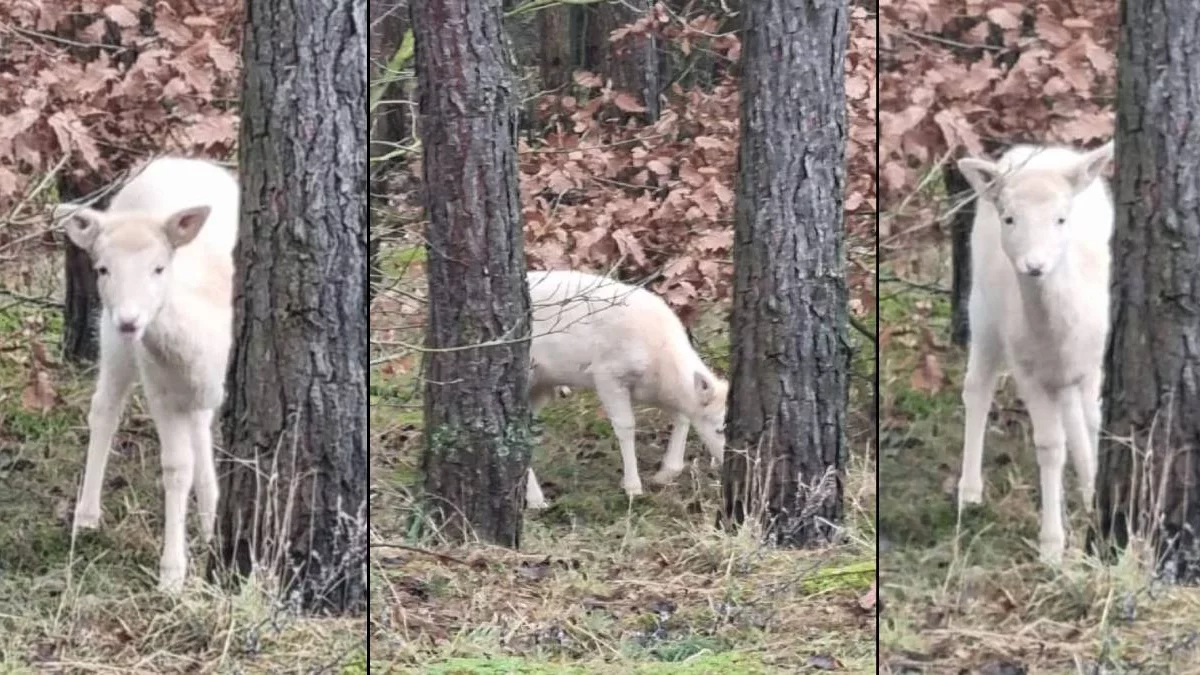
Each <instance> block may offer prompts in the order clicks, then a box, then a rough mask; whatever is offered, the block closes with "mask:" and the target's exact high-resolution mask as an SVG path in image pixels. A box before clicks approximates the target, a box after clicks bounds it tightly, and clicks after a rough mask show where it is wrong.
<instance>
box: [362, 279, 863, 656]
mask: <svg viewBox="0 0 1200 675" xmlns="http://www.w3.org/2000/svg"><path fill="white" fill-rule="evenodd" d="M411 274H413V277H412V278H413V279H414V281H412V282H411V283H412V287H411V288H408V289H406V290H408V291H410V292H413V293H419V292H420V288H419V284H420V282H419V276H420V275H419V270H412V271H411ZM389 307H390V309H392V310H395V308H396V305H395V304H392V305H389ZM377 311H379V309H378V308H377ZM726 316H727V315H726V314H725V313H724V312H722V311H719V310H714V311H710V312H706V313H704V314H702V315H701V318H700V320H699V321H698V322H697V324H696V326H695V327H694V329H693V332H694V333H695V336H696V339H697V340H698V342H699V350H700V352H701V353H702V355H703V356H704V357H705V359H706V361H707V362H708V363H710V364H711V365H713V366H714V367H715V368H716V369H717V370H719V371H722V372H724V371H726V369H727V363H728V356H727V354H728V338H727V336H726V334H725V332H724V326H723V324H724V321H725V320H726V319H725V317H726ZM388 322H390V323H392V324H398V323H400V319H398V318H396V317H395V316H394V314H393V313H391V312H388V313H387V316H386V317H385V318H384V319H383V320H381V321H379V322H378V323H379V324H380V325H382V324H384V323H388ZM407 337H408V339H407V340H403V341H405V342H413V341H414V340H417V339H418V338H419V332H416V331H414V334H410V335H408V336H407ZM396 338H397V336H396V335H392V336H390V338H389V339H393V340H394V339H396ZM381 351H383V352H386V351H387V349H386V348H385V349H381ZM401 361H402V359H397V360H396V361H393V362H392V363H399V362H401ZM387 371H388V372H385V371H384V367H383V366H380V367H376V368H375V369H373V372H372V375H371V382H372V387H373V402H374V403H375V405H374V406H373V408H372V411H371V415H372V421H373V425H372V453H371V456H372V474H371V475H372V495H373V498H372V504H371V509H372V518H371V524H372V530H373V537H372V538H373V541H374V542H375V546H376V547H375V548H374V549H373V555H372V564H371V574H372V612H371V614H372V617H373V618H374V621H373V624H372V628H371V630H372V633H371V645H372V649H371V660H372V661H371V672H373V673H376V672H377V673H463V674H467V673H470V674H474V673H488V674H490V673H530V674H533V673H537V674H542V673H547V674H548V673H580V674H582V673H588V674H592V673H598V674H609V673H611V674H613V675H617V674H621V675H624V674H628V673H645V674H658V673H663V674H667V673H670V674H683V675H692V674H696V675H699V674H706V673H748V674H757V673H763V674H766V673H795V672H808V671H809V670H814V667H813V666H811V665H810V664H811V663H817V664H823V663H826V660H828V661H829V662H831V663H832V662H833V660H836V661H837V662H840V663H841V664H843V666H844V669H845V670H846V671H848V672H863V673H868V672H874V669H875V655H874V651H875V648H874V633H875V622H874V615H873V613H871V612H865V611H863V610H862V609H861V608H859V607H858V605H857V599H858V597H859V596H861V595H862V594H863V592H864V591H866V590H867V588H868V586H869V585H870V583H871V580H872V579H873V578H874V570H875V551H874V539H875V535H874V532H875V531H874V527H875V525H874V500H875V496H874V484H875V481H874V474H873V469H872V468H871V466H870V464H869V462H868V461H867V460H866V459H865V458H864V454H865V453H864V452H863V450H864V449H865V448H863V446H861V445H860V446H859V447H858V448H857V450H858V451H857V452H856V453H855V457H854V460H853V466H852V468H851V471H850V472H849V475H848V476H847V480H848V483H847V488H846V495H847V499H848V507H847V513H848V519H847V523H846V526H847V532H848V534H849V539H850V541H849V542H848V543H846V544H843V545H839V546H832V547H828V548H824V549H817V550H806V551H789V550H780V549H775V548H771V547H766V546H763V545H762V544H761V543H760V542H759V540H758V538H757V537H756V536H755V534H754V532H753V531H751V529H750V528H747V529H746V530H744V531H742V532H739V533H726V532H722V531H720V530H718V529H717V528H716V527H714V523H715V521H716V515H717V511H718V509H719V507H720V500H719V483H720V477H719V475H718V474H717V473H716V472H715V471H714V470H712V469H711V468H710V467H709V465H708V457H707V454H706V453H705V451H704V450H703V449H702V448H701V447H700V444H699V441H698V440H697V439H696V438H695V435H694V434H693V435H692V437H691V438H690V439H689V446H688V454H687V456H688V459H689V461H690V462H691V464H690V466H689V468H688V469H687V470H686V471H685V473H684V475H683V476H681V477H680V479H679V480H677V482H676V484H675V485H672V486H667V487H664V488H657V487H655V486H653V485H652V484H650V482H649V481H648V480H647V478H648V477H649V475H650V474H651V473H653V471H654V470H655V469H656V468H657V463H658V461H659V460H660V458H661V454H662V452H663V451H664V450H665V448H666V444H667V439H668V437H669V420H668V419H667V417H666V416H665V415H663V414H661V413H659V412H657V411H654V410H638V411H637V423H638V427H637V437H636V439H637V445H638V449H639V452H638V455H639V463H640V470H641V472H642V476H643V480H644V482H645V484H646V487H647V489H648V493H647V494H646V495H644V496H642V497H640V498H638V499H636V500H633V501H632V502H631V501H630V500H629V499H628V498H627V497H626V496H625V494H624V492H623V491H622V490H621V488H620V483H621V463H620V460H619V452H618V450H617V448H616V447H615V440H614V438H613V435H612V430H611V427H610V426H609V424H608V421H607V419H606V418H605V416H604V415H603V413H602V411H601V409H600V406H599V403H598V401H597V400H596V398H595V397H594V396H593V395H592V394H591V393H590V392H578V391H577V392H574V393H573V394H572V395H571V396H569V397H567V398H565V399H559V400H556V401H555V402H553V403H551V404H550V405H548V406H547V407H546V408H545V409H544V410H543V411H542V413H541V415H540V416H539V421H538V424H537V427H538V430H537V437H536V439H535V451H534V462H535V466H536V467H537V472H538V476H539V478H540V479H541V482H542V487H543V490H544V491H545V493H546V496H547V498H548V499H549V500H550V501H551V504H552V506H551V508H550V509H548V510H546V511H544V512H540V513H535V514H529V513H527V514H526V520H525V529H524V533H523V538H522V548H521V551H519V552H518V551H511V550H507V549H502V548H499V547H493V546H486V545H482V544H468V545H464V544H458V543H455V542H444V541H441V540H439V539H438V537H437V536H436V534H432V535H431V534H428V533H424V534H423V535H422V536H421V537H417V536H415V533H416V532H417V531H418V528H416V527H414V525H413V524H414V521H419V520H420V516H419V514H418V513H416V510H417V509H418V506H417V504H418V499H417V497H416V494H417V491H418V490H417V488H416V485H417V483H418V481H419V471H418V460H419V455H420V451H421V447H422V443H423V440H422V437H421V428H420V422H421V419H420V415H421V408H420V393H421V392H420V391H419V388H415V387H414V381H415V380H414V378H416V377H417V368H416V365H415V364H413V363H408V364H406V365H405V366H404V367H402V368H401V367H390V368H388V369H387ZM862 404H863V402H862V401H861V400H857V401H856V405H858V406H861V405H862ZM387 544H402V545H404V546H408V547H413V548H394V547H389V546H388V545H387ZM447 556H449V557H447Z"/></svg>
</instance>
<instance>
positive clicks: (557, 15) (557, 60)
mask: <svg viewBox="0 0 1200 675" xmlns="http://www.w3.org/2000/svg"><path fill="white" fill-rule="evenodd" d="M538 30H539V32H540V33H541V36H542V44H541V53H540V62H539V63H538V67H539V68H540V69H541V73H542V87H543V88H544V89H551V90H556V89H561V88H563V87H566V86H567V85H569V84H570V83H571V70H572V65H573V64H572V62H571V7H570V6H569V5H561V6H558V7H550V8H547V9H543V10H539V11H538Z"/></svg>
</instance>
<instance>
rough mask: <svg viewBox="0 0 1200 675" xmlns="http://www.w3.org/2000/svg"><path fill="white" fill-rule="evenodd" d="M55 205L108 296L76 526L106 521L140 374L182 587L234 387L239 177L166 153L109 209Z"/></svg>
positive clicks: (174, 570) (205, 517) (164, 567)
mask: <svg viewBox="0 0 1200 675" xmlns="http://www.w3.org/2000/svg"><path fill="white" fill-rule="evenodd" d="M55 213H56V216H58V217H62V218H65V221H64V226H65V228H66V232H67V236H68V237H70V238H71V241H73V242H75V244H76V245H77V246H79V247H80V248H82V249H83V250H85V251H86V252H87V253H88V256H89V257H90V258H91V260H92V263H93V264H94V265H95V268H96V273H97V275H98V277H97V280H98V285H99V291H100V299H101V302H102V304H103V310H102V313H101V318H100V373H99V376H98V378H97V381H96V391H95V394H94V395H93V396H92V403H91V409H90V410H89V412H88V434H89V438H88V448H87V467H86V469H85V470H84V478H83V488H82V490H81V493H80V496H79V502H78V503H77V504H76V506H75V522H74V527H75V528H76V529H80V528H95V527H97V526H98V525H99V522H100V492H101V487H102V485H103V483H104V470H105V466H106V464H107V462H108V454H109V448H110V447H111V445H112V440H113V434H114V433H115V432H116V429H117V423H118V421H119V420H120V416H121V413H122V411H123V410H124V408H125V403H126V401H127V398H128V394H129V390H130V388H131V386H132V385H133V382H134V379H135V378H137V377H140V380H141V383H142V387H143V389H144V391H145V394H146V402H147V405H148V407H149V410H150V414H151V416H152V417H153V418H154V424H155V427H156V429H157V431H158V437H159V441H160V444H161V446H162V448H161V455H162V470H163V478H162V481H163V489H164V493H165V505H164V526H163V549H162V558H161V559H160V561H159V588H160V589H161V590H163V591H168V592H174V591H177V590H179V589H180V587H181V586H182V584H183V581H184V578H185V575H186V570H187V541H186V526H187V502H188V496H189V494H190V493H191V490H192V487H193V484H194V485H195V490H196V502H197V507H198V510H199V516H200V528H201V532H202V535H203V537H204V540H205V541H206V542H207V541H208V540H209V539H210V538H211V537H212V534H213V525H214V520H215V517H216V507H217V497H218V493H217V490H218V489H217V475H216V466H215V464H214V460H213V450H212V421H213V416H214V414H215V412H216V410H217V408H218V407H220V405H221V402H222V400H223V399H224V395H225V388H224V385H225V368H226V364H227V362H228V359H229V349H230V343H231V334H232V322H233V316H232V284H233V248H234V244H235V243H236V241H237V230H238V185H237V181H236V179H235V178H234V176H233V175H232V174H231V173H230V172H229V171H226V170H225V169H223V168H221V167H220V166H218V165H216V164H213V163H210V162H207V161H203V160H196V159H183V158H174V157H165V158H160V159H156V160H154V161H152V162H150V163H149V164H147V165H146V166H145V167H144V168H143V169H142V170H141V171H140V172H139V173H138V174H137V175H136V176H134V177H133V178H132V179H131V180H130V181H129V182H128V183H127V184H126V185H125V186H124V187H122V189H121V190H120V191H119V192H118V193H117V194H116V195H114V196H113V199H112V202H111V203H110V205H109V207H108V209H107V210H105V211H97V210H93V209H90V208H86V207H80V206H76V205H72V204H61V205H59V206H58V207H57V208H56V209H55Z"/></svg>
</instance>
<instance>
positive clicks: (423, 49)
mask: <svg viewBox="0 0 1200 675" xmlns="http://www.w3.org/2000/svg"><path fill="white" fill-rule="evenodd" d="M412 25H413V31H414V33H415V35H416V48H417V51H416V63H417V75H418V89H419V92H420V95H419V102H420V134H421V140H422V144H423V147H424V151H425V161H424V171H425V195H426V208H427V211H428V217H429V225H428V229H427V235H426V238H427V242H428V243H427V252H428V255H427V265H426V266H427V270H428V278H429V324H428V330H427V333H426V346H427V347H428V348H429V349H430V352H429V353H428V354H427V355H426V359H425V377H426V378H427V380H426V383H425V452H424V453H423V456H422V471H423V472H424V474H425V489H426V491H427V492H428V494H429V495H430V496H431V497H433V499H434V500H435V501H434V503H433V506H434V507H435V511H434V517H435V519H436V520H437V521H438V522H439V524H440V525H441V527H442V528H443V530H442V531H443V532H448V533H450V534H451V536H465V535H468V533H473V534H474V535H476V536H478V537H480V538H481V539H483V540H485V541H490V542H494V543H499V544H502V545H505V546H512V547H517V546H519V544H520V540H521V526H522V511H523V508H524V490H523V488H524V485H525V481H524V479H525V472H526V470H527V468H528V466H529V454H530V447H531V444H532V438H531V429H530V425H531V422H532V419H531V416H530V413H529V401H528V397H529V343H528V341H527V340H526V339H525V338H527V337H528V331H529V290H528V288H527V287H526V283H525V254H524V239H523V236H522V224H521V204H520V199H519V196H518V193H517V154H516V131H517V119H516V110H515V108H514V95H513V84H512V79H511V75H510V73H509V69H508V60H507V58H506V57H505V52H504V37H503V33H502V24H501V6H500V2H499V0H486V1H482V0H481V1H477V2H470V1H468V0H425V1H424V2H419V3H413V8H412ZM468 44H469V45H471V46H472V49H463V48H462V45H468Z"/></svg>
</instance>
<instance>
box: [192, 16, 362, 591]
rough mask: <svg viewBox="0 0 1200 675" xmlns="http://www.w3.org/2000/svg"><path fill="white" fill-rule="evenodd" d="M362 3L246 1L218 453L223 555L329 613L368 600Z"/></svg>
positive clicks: (220, 550) (227, 561)
mask: <svg viewBox="0 0 1200 675" xmlns="http://www.w3.org/2000/svg"><path fill="white" fill-rule="evenodd" d="M366 4H367V3H366V0H334V6H333V7H332V8H331V7H330V5H329V3H328V2H324V1H318V0H289V1H288V2H282V1H281V0H258V1H256V2H253V3H250V4H248V5H247V12H246V26H245V36H246V37H245V41H244V46H243V50H242V57H243V62H244V69H245V70H244V80H243V87H242V126H241V135H240V138H239V149H240V150H239V152H240V157H239V164H240V171H241V176H242V206H241V209H242V224H241V234H240V238H239V242H238V250H237V261H236V262H237V275H236V280H235V286H234V287H235V292H234V295H235V300H234V347H233V353H232V355H231V359H230V369H229V385H228V399H227V402H226V405H225V410H224V417H223V423H224V424H223V431H224V439H225V442H226V447H227V453H226V454H227V455H228V456H229V457H230V460H229V461H225V462H223V466H222V467H221V468H220V471H221V473H222V474H223V475H222V479H221V486H222V490H221V506H220V514H219V518H218V539H217V541H218V554H219V556H220V558H221V560H220V561H219V562H221V563H223V564H224V565H225V566H227V567H234V568H236V569H238V570H239V571H242V572H244V571H246V567H247V563H248V561H249V559H250V558H251V556H253V557H254V559H255V560H257V561H259V562H260V564H261V565H263V566H268V565H277V567H276V571H277V572H279V573H280V574H282V576H283V580H284V583H285V584H286V585H287V587H288V588H289V589H290V591H291V592H292V593H294V594H296V596H298V597H299V598H300V601H301V604H302V606H303V607H304V608H306V609H308V610H310V611H321V612H325V611H328V612H335V613H341V612H356V611H361V610H362V609H364V608H365V606H366V602H367V585H366V584H367V578H366V557H367V556H366V553H367V551H366V546H367V519H366V508H367V441H368V439H367V368H368V366H367V330H368V319H367V311H366V303H367V279H366V271H367V200H366V195H365V194H364V187H365V186H366V184H367V167H366V157H364V153H363V150H364V148H363V143H364V140H365V139H366V138H367V127H366V115H365V114H364V112H365V110H366V107H367V94H366V80H367V73H366V65H367V34H366V27H365V24H364V19H363V17H364V16H366V11H367V6H366ZM280 35H286V36H287V39H286V40H281V39H279V36H280ZM218 456H220V455H218ZM214 562H217V561H214Z"/></svg>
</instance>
